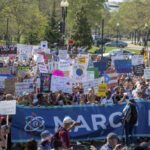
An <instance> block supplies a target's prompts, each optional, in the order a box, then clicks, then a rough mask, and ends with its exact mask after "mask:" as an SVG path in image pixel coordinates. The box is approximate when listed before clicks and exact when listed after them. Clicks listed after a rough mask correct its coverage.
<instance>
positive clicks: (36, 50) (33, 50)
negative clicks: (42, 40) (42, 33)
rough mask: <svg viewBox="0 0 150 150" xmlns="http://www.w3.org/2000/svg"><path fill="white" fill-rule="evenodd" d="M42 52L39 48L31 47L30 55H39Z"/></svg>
mask: <svg viewBox="0 0 150 150" xmlns="http://www.w3.org/2000/svg"><path fill="white" fill-rule="evenodd" d="M42 51H43V50H42V48H41V47H40V46H33V48H32V54H33V55H35V54H39V53H41V52H42Z"/></svg>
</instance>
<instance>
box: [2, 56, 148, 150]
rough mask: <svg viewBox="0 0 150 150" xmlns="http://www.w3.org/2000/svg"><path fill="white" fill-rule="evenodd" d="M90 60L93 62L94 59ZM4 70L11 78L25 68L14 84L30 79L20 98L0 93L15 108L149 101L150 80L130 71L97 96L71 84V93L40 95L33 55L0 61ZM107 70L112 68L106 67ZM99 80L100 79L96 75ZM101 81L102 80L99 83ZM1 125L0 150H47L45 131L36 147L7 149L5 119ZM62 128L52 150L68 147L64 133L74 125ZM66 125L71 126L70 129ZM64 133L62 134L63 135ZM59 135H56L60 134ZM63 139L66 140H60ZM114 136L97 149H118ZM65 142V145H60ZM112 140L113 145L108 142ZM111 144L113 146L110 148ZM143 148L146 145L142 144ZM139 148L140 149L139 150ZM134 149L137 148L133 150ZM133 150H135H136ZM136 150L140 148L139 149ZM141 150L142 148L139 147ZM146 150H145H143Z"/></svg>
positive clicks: (119, 148)
mask: <svg viewBox="0 0 150 150" xmlns="http://www.w3.org/2000/svg"><path fill="white" fill-rule="evenodd" d="M53 58H54V59H56V60H58V59H59V58H58V54H57V53H54V54H53ZM93 61H97V59H96V58H95V59H94V60H93ZM1 62H2V63H3V65H4V66H5V67H9V69H10V74H11V75H12V76H15V75H17V67H18V66H29V67H30V68H29V70H28V72H26V73H25V74H23V75H21V76H18V79H17V80H18V82H23V81H24V80H26V79H33V87H34V91H32V92H26V91H24V92H23V94H22V95H16V93H6V92H5V90H4V89H3V90H1V92H0V100H1V101H3V100H14V99H15V100H16V102H17V104H18V105H22V106H38V107H40V106H64V105H89V104H92V105H102V106H103V105H107V104H114V105H118V104H121V103H123V102H127V100H130V99H134V100H135V101H136V102H138V101H148V100H150V80H148V79H145V78H144V76H135V75H134V73H133V72H131V73H128V74H119V75H118V79H117V80H118V85H117V86H114V87H111V88H108V89H107V91H106V96H97V93H96V91H95V90H94V88H93V87H91V88H89V89H88V94H85V93H84V87H83V85H82V83H75V84H74V85H73V88H72V94H68V93H64V92H62V91H56V92H52V91H50V92H48V93H41V92H40V89H39V87H38V85H37V80H36V79H37V77H39V76H40V72H38V71H37V74H35V73H34V71H33V67H35V66H36V65H37V62H36V61H35V60H34V57H33V56H30V57H29V58H28V59H27V60H26V61H23V62H21V61H20V59H19V56H16V57H10V58H9V59H7V60H1ZM108 68H109V69H110V68H112V67H111V66H108ZM99 78H102V77H101V76H100V75H99ZM102 82H104V81H102ZM0 121H1V122H0V125H1V134H0V147H1V149H5V148H6V147H7V149H12V150H23V149H25V150H36V149H37V150H50V149H51V148H50V147H51V146H50V143H49V142H50V139H51V135H50V133H49V131H44V132H43V133H42V134H41V143H40V144H39V145H38V144H37V143H36V141H35V140H34V139H30V140H29V141H28V142H27V143H26V144H21V143H16V144H14V145H13V146H12V147H11V148H10V146H9V144H10V143H11V141H9V136H8V135H9V134H10V123H9V124H7V125H6V122H7V117H6V116H1V117H0ZM63 123H64V128H65V129H66V131H64V130H63V131H61V132H62V133H61V134H62V137H59V139H60V141H56V146H55V147H54V149H57V150H61V149H63V148H66V149H67V148H70V141H69V137H68V136H69V135H68V131H69V130H70V129H71V128H72V127H74V126H75V125H76V124H73V125H72V124H70V123H72V122H69V127H68V126H67V127H66V126H65V125H66V122H65V120H64V122H63ZM67 125H68V122H67ZM70 125H72V126H71V127H70ZM64 132H65V133H64ZM61 134H60V135H61ZM64 138H66V139H64ZM6 139H7V141H8V142H6ZM114 139H115V140H116V139H118V137H117V135H115V134H110V135H108V137H107V144H106V145H105V146H103V147H102V148H101V150H105V149H106V150H112V149H114V150H121V147H120V145H117V146H116V144H117V140H116V141H115V140H114ZM66 140H67V142H68V143H67V144H68V145H64V143H65V142H66ZM112 140H113V142H112ZM111 143H115V144H114V145H111ZM145 145H146V144H145ZM105 147H107V148H105ZM142 147H144V146H141V150H142ZM95 149H96V148H95V147H92V146H91V150H95ZM124 149H125V148H123V149H122V150H124ZM137 149H138V148H137ZM137 149H136V150H137ZM139 150H140V149H139ZM143 150H144V148H143ZM145 150H148V149H145Z"/></svg>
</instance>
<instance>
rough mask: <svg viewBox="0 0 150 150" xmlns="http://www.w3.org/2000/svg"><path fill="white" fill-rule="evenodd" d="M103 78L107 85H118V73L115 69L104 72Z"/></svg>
mask: <svg viewBox="0 0 150 150" xmlns="http://www.w3.org/2000/svg"><path fill="white" fill-rule="evenodd" d="M104 80H105V83H106V84H107V87H113V86H117V85H118V73H117V70H108V71H105V73H104Z"/></svg>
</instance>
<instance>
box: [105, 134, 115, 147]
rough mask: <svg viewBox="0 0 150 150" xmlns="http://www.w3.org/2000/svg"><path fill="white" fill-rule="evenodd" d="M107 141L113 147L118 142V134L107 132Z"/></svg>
mask: <svg viewBox="0 0 150 150" xmlns="http://www.w3.org/2000/svg"><path fill="white" fill-rule="evenodd" d="M107 143H108V144H110V145H111V146H112V147H113V148H114V147H115V146H116V145H117V143H118V136H117V135H116V134H115V133H113V132H111V133H109V134H108V135H107Z"/></svg>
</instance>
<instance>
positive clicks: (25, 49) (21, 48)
mask: <svg viewBox="0 0 150 150" xmlns="http://www.w3.org/2000/svg"><path fill="white" fill-rule="evenodd" d="M17 51H18V53H19V54H25V55H27V56H29V55H31V54H32V49H31V45H24V44H17Z"/></svg>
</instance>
